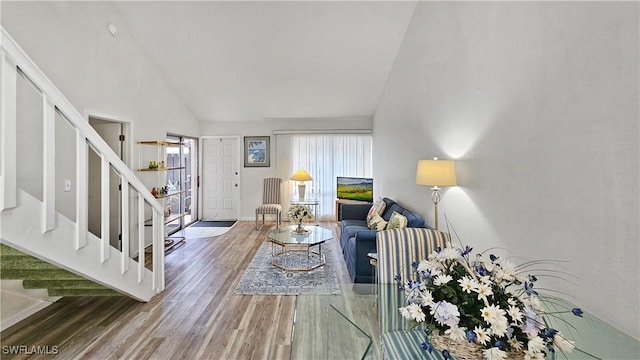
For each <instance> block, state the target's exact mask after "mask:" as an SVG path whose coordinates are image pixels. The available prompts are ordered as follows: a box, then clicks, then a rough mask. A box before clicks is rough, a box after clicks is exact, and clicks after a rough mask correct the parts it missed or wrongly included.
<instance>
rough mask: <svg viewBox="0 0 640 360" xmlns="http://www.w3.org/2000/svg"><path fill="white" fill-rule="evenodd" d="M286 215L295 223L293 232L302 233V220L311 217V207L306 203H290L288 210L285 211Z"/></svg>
mask: <svg viewBox="0 0 640 360" xmlns="http://www.w3.org/2000/svg"><path fill="white" fill-rule="evenodd" d="M287 215H289V218H290V219H291V221H292V222H293V223H294V224H296V225H297V226H296V229H295V232H297V233H299V234H302V233H304V232H305V231H304V229H303V228H302V221H303V220H304V219H305V218H310V217H311V208H310V207H309V206H307V205H291V206H290V207H289V211H287Z"/></svg>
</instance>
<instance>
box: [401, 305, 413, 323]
mask: <svg viewBox="0 0 640 360" xmlns="http://www.w3.org/2000/svg"><path fill="white" fill-rule="evenodd" d="M398 310H400V315H402V317H403V318H405V319H407V320H411V313H410V312H409V307H408V306H404V307H401V308H400V309H398Z"/></svg>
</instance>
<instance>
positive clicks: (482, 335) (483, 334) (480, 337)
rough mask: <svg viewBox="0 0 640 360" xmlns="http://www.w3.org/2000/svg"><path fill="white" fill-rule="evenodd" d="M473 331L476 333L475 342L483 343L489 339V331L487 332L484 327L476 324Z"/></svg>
mask: <svg viewBox="0 0 640 360" xmlns="http://www.w3.org/2000/svg"><path fill="white" fill-rule="evenodd" d="M473 332H474V333H476V337H477V340H476V342H478V343H480V344H482V345H484V344H486V343H487V341H489V333H488V332H487V330H486V329H483V328H481V327H477V326H476V328H475V329H474V330H473Z"/></svg>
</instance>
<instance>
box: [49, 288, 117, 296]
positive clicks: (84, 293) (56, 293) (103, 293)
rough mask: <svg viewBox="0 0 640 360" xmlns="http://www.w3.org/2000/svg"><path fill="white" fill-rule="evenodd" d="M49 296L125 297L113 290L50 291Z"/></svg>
mask: <svg viewBox="0 0 640 360" xmlns="http://www.w3.org/2000/svg"><path fill="white" fill-rule="evenodd" d="M49 296H123V295H122V294H120V293H119V292H117V291H115V290H111V289H107V288H104V289H49Z"/></svg>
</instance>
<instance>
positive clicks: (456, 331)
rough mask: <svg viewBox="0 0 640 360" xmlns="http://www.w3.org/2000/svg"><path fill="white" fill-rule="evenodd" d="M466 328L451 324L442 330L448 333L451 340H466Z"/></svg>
mask: <svg viewBox="0 0 640 360" xmlns="http://www.w3.org/2000/svg"><path fill="white" fill-rule="evenodd" d="M466 330H467V328H464V327H462V328H459V327H457V326H452V327H450V328H449V329H447V330H445V331H444V334H445V335H449V338H450V339H451V340H453V341H466V340H467V335H466V332H465V331H466Z"/></svg>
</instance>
